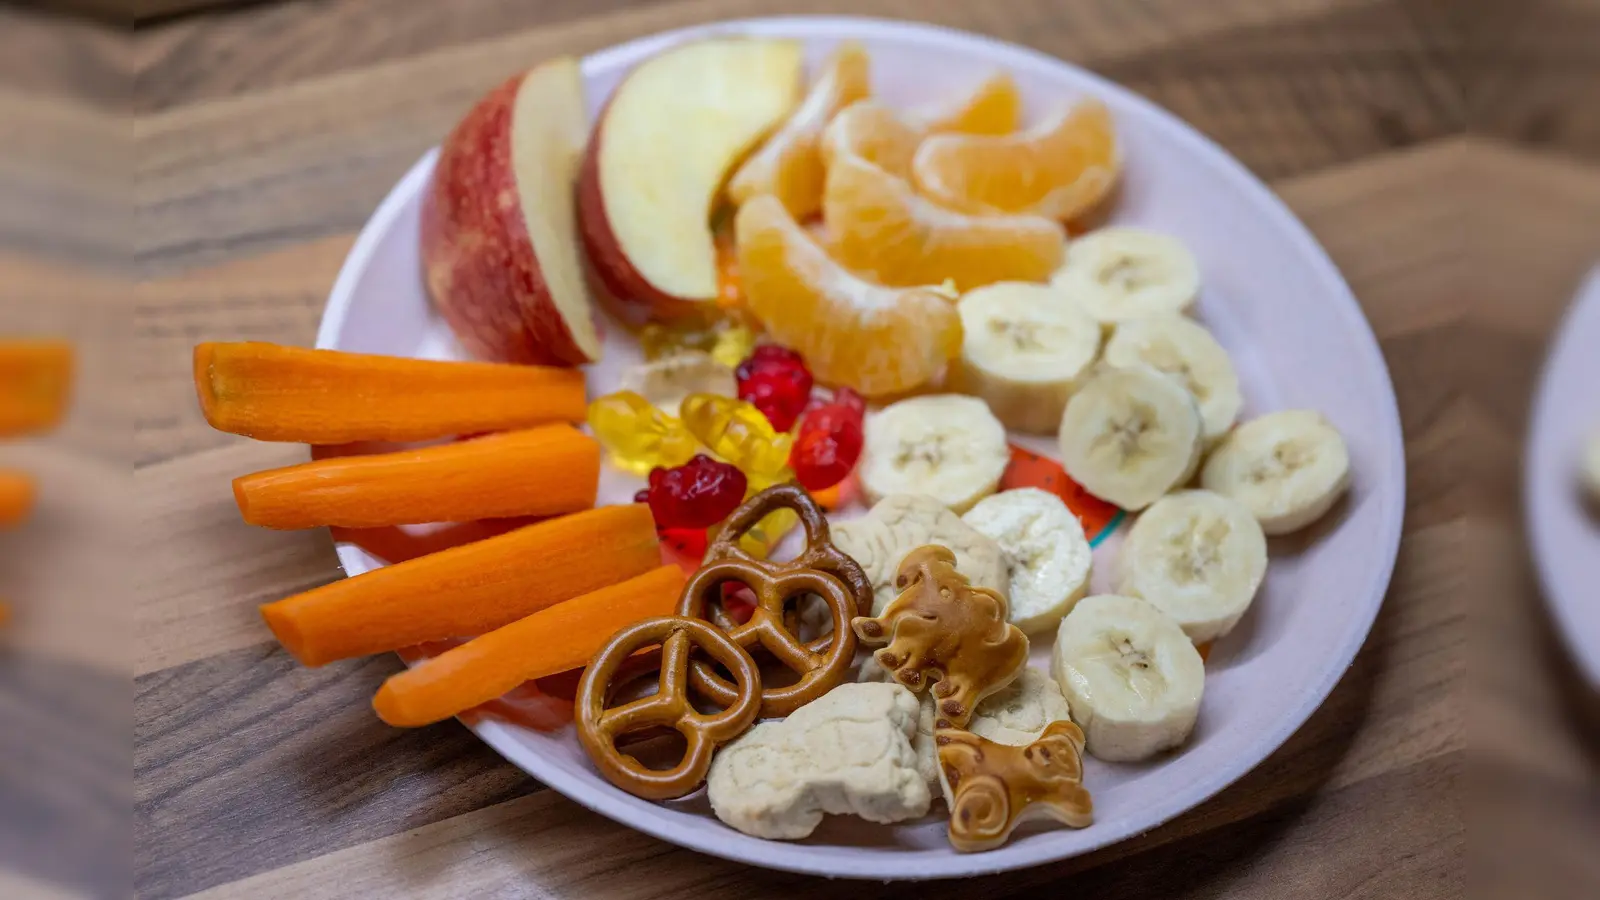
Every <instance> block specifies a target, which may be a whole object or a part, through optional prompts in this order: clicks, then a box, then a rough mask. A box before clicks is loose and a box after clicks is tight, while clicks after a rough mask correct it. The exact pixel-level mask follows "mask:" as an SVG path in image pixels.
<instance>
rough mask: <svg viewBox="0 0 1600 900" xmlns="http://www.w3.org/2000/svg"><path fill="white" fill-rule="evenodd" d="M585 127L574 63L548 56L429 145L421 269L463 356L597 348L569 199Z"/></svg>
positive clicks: (573, 360) (552, 357) (558, 355)
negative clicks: (435, 151) (433, 158)
mask: <svg viewBox="0 0 1600 900" xmlns="http://www.w3.org/2000/svg"><path fill="white" fill-rule="evenodd" d="M586 130H587V122H586V118H585V114H584V100H583V79H582V76H581V75H580V74H579V72H578V63H577V61H576V60H574V59H571V58H560V59H553V60H550V61H548V62H546V63H543V64H541V65H539V66H538V67H536V68H534V69H531V70H529V71H527V72H525V73H523V74H521V75H517V76H516V77H514V78H512V79H510V80H509V81H507V82H505V83H504V84H502V85H500V86H499V87H497V88H495V89H494V90H493V91H491V92H490V93H489V95H488V96H486V97H484V98H483V99H482V100H481V101H479V102H478V105H477V106H475V107H473V108H472V110H471V111H470V112H468V113H467V115H466V117H465V118H464V119H462V120H461V122H460V123H459V124H458V125H456V128H455V130H454V131H452V132H451V133H450V136H449V137H448V138H447V139H446V140H445V142H444V145H443V146H442V147H441V148H440V149H439V159H438V162H437V163H436V164H435V166H434V170H433V179H432V181H431V182H430V184H429V186H428V190H427V193H426V194H425V195H424V197H423V201H422V236H421V249H422V265H423V274H424V277H425V278H426V280H427V284H428V292H429V294H430V295H431V296H432V298H433V304H434V307H435V308H436V309H438V310H439V313H440V315H442V316H443V317H444V319H445V321H446V322H447V323H449V325H450V328H451V330H452V331H454V332H455V334H456V337H457V338H458V339H459V340H460V341H461V343H462V345H463V346H465V347H466V348H467V350H468V351H470V352H471V353H472V354H474V355H475V356H478V357H480V358H483V359H490V360H496V361H503V362H516V363H534V364H540V365H565V366H576V365H582V364H584V363H589V362H594V361H595V360H598V359H599V358H600V346H601V342H600V334H599V331H598V327H597V325H596V323H595V318H594V312H593V309H592V307H591V304H590V299H589V289H588V285H587V283H586V282H585V279H584V271H583V261H582V257H581V254H580V251H579V246H578V239H577V219H576V211H575V204H574V199H573V184H574V181H575V179H576V177H577V169H578V163H579V160H580V158H581V156H582V150H583V141H584V136H585V131H586Z"/></svg>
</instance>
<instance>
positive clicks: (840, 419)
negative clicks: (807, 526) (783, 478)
mask: <svg viewBox="0 0 1600 900" xmlns="http://www.w3.org/2000/svg"><path fill="white" fill-rule="evenodd" d="M866 409H867V405H866V402H865V401H864V400H862V399H861V395H860V394H857V393H856V392H855V391H852V390H850V389H849V388H839V390H838V391H836V392H835V393H834V395H833V400H832V401H830V402H828V403H823V404H819V405H817V406H813V407H812V408H811V409H810V410H808V411H807V412H806V417H805V418H804V419H803V420H801V422H800V434H799V436H798V437H796V438H795V441H794V449H793V450H791V451H789V466H790V467H791V468H793V469H794V477H795V480H796V481H798V482H800V486H801V487H803V488H805V489H806V490H808V491H820V490H823V489H824V488H830V487H833V486H834V485H836V484H838V483H839V482H841V481H843V480H844V479H845V476H847V475H849V474H850V470H851V469H854V468H855V466H856V460H857V459H860V457H861V445H862V442H863V440H864V435H863V431H862V426H863V421H864V419H865V418H866Z"/></svg>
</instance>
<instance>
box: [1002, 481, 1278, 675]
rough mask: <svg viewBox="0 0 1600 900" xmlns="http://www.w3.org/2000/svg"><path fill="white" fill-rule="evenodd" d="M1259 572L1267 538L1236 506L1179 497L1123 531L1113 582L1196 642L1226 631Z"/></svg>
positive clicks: (1217, 498)
mask: <svg viewBox="0 0 1600 900" xmlns="http://www.w3.org/2000/svg"><path fill="white" fill-rule="evenodd" d="M1002 496H1003V495H1002ZM1001 546H1004V543H1002V544H1001ZM1266 574H1267V536H1266V535H1265V534H1263V533H1262V531H1261V525H1260V524H1259V523H1258V522H1256V519H1255V516H1253V515H1251V514H1250V510H1248V509H1246V508H1245V506H1244V504H1243V503H1240V502H1239V501H1237V500H1230V499H1229V498H1227V497H1224V496H1222V495H1221V494H1216V493H1212V492H1211V491H1179V492H1178V493H1176V494H1168V495H1167V496H1165V497H1162V498H1161V499H1160V500H1157V501H1156V502H1154V503H1152V504H1150V508H1149V509H1147V510H1145V511H1144V512H1142V513H1140V514H1139V520H1138V521H1137V522H1134V523H1133V527H1132V528H1130V529H1128V536H1127V538H1125V539H1124V540H1123V542H1122V549H1121V550H1119V551H1118V552H1117V562H1116V567H1115V578H1114V581H1115V584H1116V588H1117V592H1118V593H1120V594H1126V595H1127V596H1129V597H1139V598H1141V599H1144V600H1148V601H1149V602H1150V603H1151V605H1153V606H1155V607H1156V608H1157V609H1159V610H1161V611H1162V612H1164V613H1166V614H1167V615H1169V616H1171V617H1172V620H1173V621H1175V622H1177V623H1178V626H1179V627H1180V628H1182V629H1183V631H1184V633H1185V634H1187V635H1188V636H1189V639H1190V640H1192V641H1194V642H1195V643H1196V644H1203V643H1205V642H1206V641H1210V640H1215V639H1216V638H1219V637H1222V636H1223V635H1225V634H1227V633H1228V632H1229V631H1231V630H1233V626H1234V625H1236V624H1238V622H1239V619H1240V617H1242V616H1243V615H1244V612H1245V610H1247V609H1249V608H1250V601H1251V600H1254V599H1255V596H1256V590H1257V589H1258V588H1260V587H1261V579H1262V578H1263V577H1264V576H1265V575H1266ZM1014 578H1015V576H1013V579H1014ZM1013 584H1015V581H1013ZM1013 590H1015V589H1014V588H1013Z"/></svg>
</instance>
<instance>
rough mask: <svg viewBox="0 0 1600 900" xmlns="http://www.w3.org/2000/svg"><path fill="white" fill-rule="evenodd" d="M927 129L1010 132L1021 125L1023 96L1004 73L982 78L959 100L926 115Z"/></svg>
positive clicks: (982, 132)
mask: <svg viewBox="0 0 1600 900" xmlns="http://www.w3.org/2000/svg"><path fill="white" fill-rule="evenodd" d="M926 121H927V125H928V131H930V132H933V133H938V132H944V131H956V132H960V133H962V134H1010V133H1011V132H1013V131H1016V130H1017V129H1018V128H1019V127H1021V124H1022V95H1021V94H1020V93H1018V91H1017V83H1016V82H1015V81H1013V80H1012V78H1011V76H1010V75H1009V74H1007V73H1005V72H996V73H994V74H993V75H991V76H989V77H988V78H986V79H984V80H983V82H982V83H980V84H979V85H978V86H977V87H976V88H974V89H973V91H972V93H970V94H968V95H967V96H966V97H965V98H964V99H963V100H962V101H961V102H960V103H957V104H956V105H955V106H954V107H952V108H950V109H947V110H945V111H943V112H933V113H931V114H927V115H926Z"/></svg>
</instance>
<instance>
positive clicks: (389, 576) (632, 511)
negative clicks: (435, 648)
mask: <svg viewBox="0 0 1600 900" xmlns="http://www.w3.org/2000/svg"><path fill="white" fill-rule="evenodd" d="M659 565H661V549H660V546H659V544H658V542H657V540H656V528H655V520H654V519H652V518H651V517H650V508H649V507H647V506H645V505H644V504H642V503H635V504H629V505H627V506H602V507H600V508H599V509H591V510H588V511H586V512H581V513H574V514H573V515H570V516H563V517H561V518H559V519H549V520H547V521H544V522H539V523H537V524H535V525H529V526H527V527H526V528H519V529H517V530H516V531H513V532H510V533H507V534H502V535H500V536H498V537H492V538H486V539H484V540H481V541H477V542H475V543H471V544H463V545H462V546H460V547H452V548H450V549H449V550H441V551H440V552H438V553H434V554H431V555H429V556H422V557H418V558H416V559H413V560H409V561H407V562H403V563H397V564H395V565H392V566H385V567H384V568H381V569H374V570H372V571H371V572H367V573H365V574H362V575H357V576H355V577H354V578H346V579H344V580H343V581H335V582H333V583H332V584H325V585H323V586H322V587H319V588H314V589H312V590H309V591H306V592H305V593H303V594H297V595H295V596H293V597H287V598H285V599H283V600H278V601H276V602H273V603H268V604H266V605H264V606H262V607H261V616H262V618H264V619H266V620H267V626H268V627H270V628H271V629H272V633H273V634H274V635H276V636H277V638H278V641H279V642H280V643H282V644H283V646H284V648H285V649H287V650H288V651H289V652H290V653H292V654H294V656H295V658H296V659H298V660H300V661H301V662H303V663H305V664H306V665H308V666H320V665H322V664H324V663H329V662H333V661H334V660H338V659H348V658H349V657H352V656H364V655H367V654H369V653H382V652H384V651H386V650H398V649H400V648H401V647H409V646H411V645H412V644H420V643H422V642H423V641H437V640H443V639H445V638H452V637H464V636H471V635H477V634H482V633H484V632H486V631H491V630H493V629H496V628H499V627H500V626H501V625H505V624H507V623H510V622H515V621H516V620H518V619H520V618H522V617H523V616H526V615H529V614H531V613H535V612H538V611H539V610H541V609H544V608H545V607H547V606H553V605H555V604H557V603H560V602H562V601H563V600H570V599H571V598H573V597H576V596H578V595H579V594H586V593H588V592H590V591H593V590H598V589H599V588H603V587H608V586H610V585H613V584H616V583H617V582H619V581H625V580H627V579H629V578H632V577H633V576H635V575H638V574H641V573H643V572H648V571H649V570H651V569H654V568H655V567H656V566H659Z"/></svg>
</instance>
